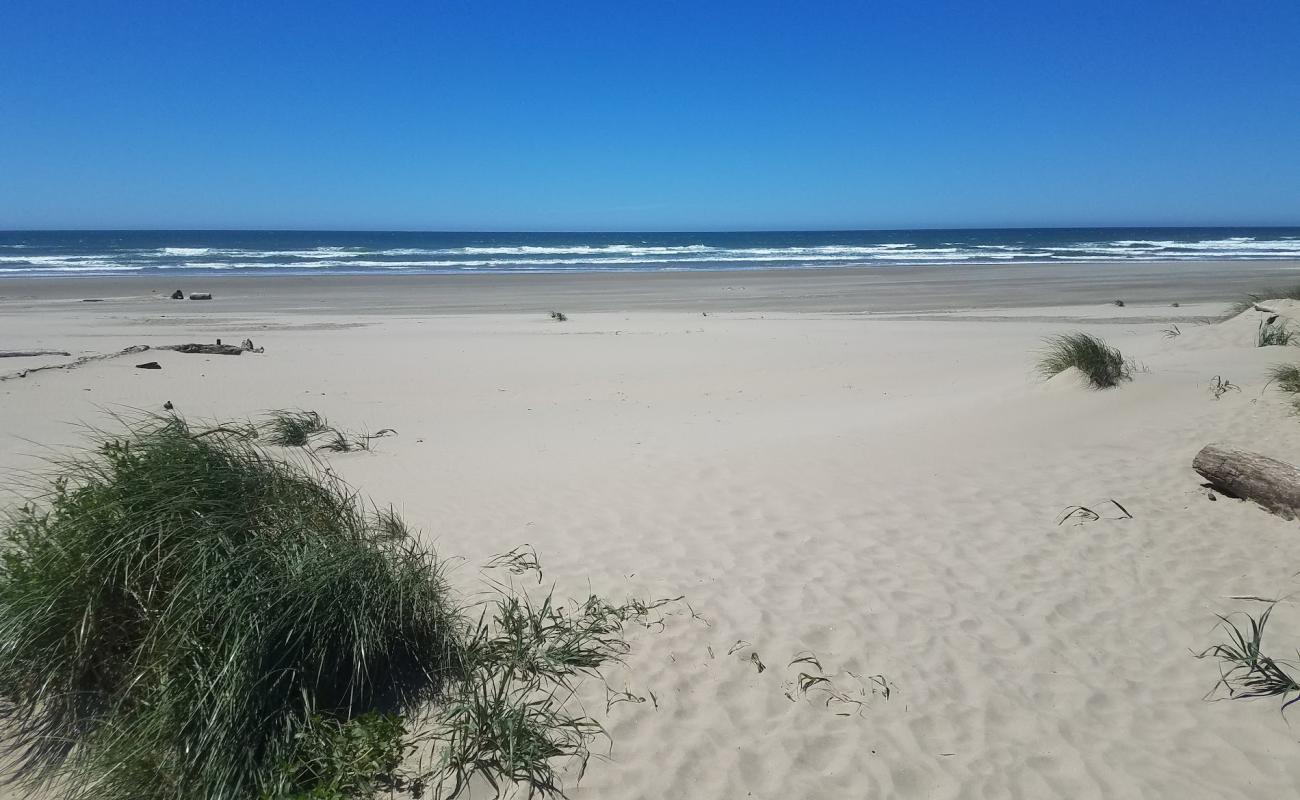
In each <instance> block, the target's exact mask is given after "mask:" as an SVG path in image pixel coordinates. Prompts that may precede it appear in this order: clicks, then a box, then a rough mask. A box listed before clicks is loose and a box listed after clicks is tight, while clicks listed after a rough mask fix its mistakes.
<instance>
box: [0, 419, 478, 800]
mask: <svg viewBox="0 0 1300 800" xmlns="http://www.w3.org/2000/svg"><path fill="white" fill-rule="evenodd" d="M55 467H56V468H57V470H58V473H59V475H58V477H57V478H55V479H54V481H53V483H52V486H51V487H50V490H49V492H48V493H47V494H46V495H45V496H44V497H42V498H38V500H37V502H33V503H29V504H27V505H25V506H23V507H22V508H20V509H18V511H17V512H16V513H14V514H13V515H12V517H11V518H10V520H9V522H8V525H7V527H5V528H4V530H3V532H0V545H2V546H3V553H2V555H0V641H3V642H4V645H5V646H4V647H3V648H0V697H3V700H4V703H3V707H0V720H3V727H4V731H3V735H4V736H5V738H6V739H7V742H6V744H9V745H10V746H11V747H12V748H13V750H12V752H13V753H14V754H15V757H16V760H17V762H18V763H17V766H18V767H19V768H20V769H22V770H24V771H25V772H26V773H27V774H28V775H31V776H34V777H36V778H40V777H55V776H57V777H58V778H59V779H60V780H61V781H62V782H63V783H66V786H67V788H66V793H64V794H63V796H67V797H79V796H87V797H89V796H95V797H100V798H119V797H120V798H127V797H143V796H146V795H147V796H149V797H168V798H171V797H176V798H181V797H231V798H235V797H260V796H264V795H266V794H267V793H268V792H272V791H273V790H274V791H275V792H280V794H283V790H284V789H285V788H286V787H284V786H272V785H270V782H271V780H272V778H273V777H274V776H273V774H272V772H271V767H272V766H273V765H275V764H278V763H280V762H282V761H284V760H285V759H287V758H288V757H289V750H290V749H291V748H292V747H293V744H294V742H295V741H296V740H297V739H298V738H299V737H301V736H303V735H305V734H307V733H308V732H309V731H310V730H311V729H312V727H313V724H314V722H313V721H314V720H318V719H321V718H323V719H327V720H335V721H346V720H349V719H351V718H353V717H354V716H357V715H359V714H362V713H366V712H370V711H375V710H380V709H385V710H392V711H396V712H403V711H408V710H411V709H413V708H415V707H417V706H419V705H420V704H422V703H424V702H426V701H428V700H431V699H432V698H434V697H436V696H438V694H439V693H440V692H441V690H442V688H443V687H444V685H445V684H446V683H447V681H449V680H451V679H452V678H454V677H458V676H460V675H462V674H464V669H465V665H464V654H463V648H462V646H461V645H460V638H461V636H462V631H463V630H464V628H465V623H464V622H463V621H462V620H461V619H460V617H459V616H458V614H457V612H456V610H455V608H454V606H453V604H452V603H451V601H450V598H449V593H448V590H447V588H446V584H445V582H444V580H443V576H442V566H441V564H440V562H438V561H437V559H435V558H434V557H433V556H432V555H431V554H429V553H426V552H422V551H421V550H419V549H418V548H416V547H414V546H413V543H412V542H411V541H410V540H400V539H394V538H393V537H392V536H391V535H390V533H391V526H386V525H382V524H380V523H379V520H378V518H377V515H376V514H375V513H374V512H373V511H372V510H370V509H368V508H366V507H365V506H364V505H363V504H362V502H361V501H360V500H359V499H358V498H357V496H356V494H355V492H353V491H351V490H350V489H349V488H348V487H346V486H344V485H343V484H342V483H340V482H339V481H338V480H337V479H334V478H333V477H331V476H330V475H329V474H328V473H326V472H324V471H323V470H321V469H316V468H314V467H313V466H312V465H311V464H310V462H305V463H302V464H293V463H289V462H286V461H282V460H279V459H276V458H272V457H270V456H268V455H267V454H266V453H264V452H263V451H261V450H260V449H258V448H257V447H256V446H254V444H253V443H252V442H251V441H250V439H249V438H248V437H247V436H246V435H244V432H243V431H242V430H240V429H239V428H231V427H226V428H211V429H207V430H194V429H192V428H191V427H190V426H189V425H188V424H186V423H185V422H184V421H183V420H181V419H179V418H177V417H168V418H147V419H144V420H140V421H137V422H136V423H135V424H134V426H133V427H132V428H131V429H130V430H128V431H127V432H126V433H125V434H123V435H121V436H104V437H101V438H100V440H99V442H98V446H97V447H96V448H95V449H94V450H93V451H90V452H88V453H85V454H83V455H74V456H69V457H67V458H64V459H62V460H60V461H58V462H57V463H56V464H55ZM142 787H152V788H151V789H149V790H148V792H145V793H141V792H142ZM280 794H275V793H272V794H271V795H270V796H276V797H278V796H280Z"/></svg>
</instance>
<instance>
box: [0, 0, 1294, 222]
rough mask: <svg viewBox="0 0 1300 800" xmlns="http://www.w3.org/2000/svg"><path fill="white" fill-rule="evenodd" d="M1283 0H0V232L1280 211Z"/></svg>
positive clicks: (1177, 216)
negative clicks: (832, 0) (844, 0)
mask: <svg viewBox="0 0 1300 800" xmlns="http://www.w3.org/2000/svg"><path fill="white" fill-rule="evenodd" d="M1298 42H1300V2H1296V0H1285V1H1281V0H1279V1H1277V2H1265V3H1255V2H1223V1H1222V0H1216V1H1215V2H1197V0H1182V1H1181V2H1137V1H1136V0H1128V1H1127V2H1073V3H1065V2H1052V1H1051V0H1036V1H1035V2H1029V1H1028V0H1023V1H1022V2H1010V1H1004V2H977V1H976V0H965V1H964V2H951V3H938V2H923V0H912V1H911V2H906V1H903V0H900V2H892V3H870V2H847V3H817V2H788V3H780V4H776V3H763V2H752V1H751V2H710V1H709V0H689V1H688V2H664V1H663V0H653V2H652V1H651V0H643V1H642V2H629V1H628V0H614V1H613V2H609V1H608V0H607V1H606V2H601V3H587V2H573V1H571V0H550V1H545V0H533V2H494V1H493V0H461V1H458V2H437V1H436V0H423V1H422V2H409V3H408V2H366V3H363V2H356V3H335V2H328V0H315V1H313V2H275V1H274V0H261V1H260V2H238V1H234V0H226V1H225V2H188V1H187V0H166V2H153V1H151V0H129V2H127V1H125V0H124V1H123V2H108V1H107V0H100V1H99V2H75V1H71V0H68V1H65V0H3V2H0V228H27V227H100V228H103V227H108V228H112V227H136V228H139V227H159V228H188V227H208V228H214V227H215V228H239V227H258V228H268V227H270V228H274V227H291V228H360V229H372V228H397V229H430V230H694V229H715V230H716V229H752V228H777V229H791V228H890V227H944V226H1036V225H1123V224H1300V44H1298Z"/></svg>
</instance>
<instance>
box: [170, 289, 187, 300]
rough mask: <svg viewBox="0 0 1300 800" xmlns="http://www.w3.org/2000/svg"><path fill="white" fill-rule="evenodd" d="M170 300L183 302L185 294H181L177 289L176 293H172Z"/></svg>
mask: <svg viewBox="0 0 1300 800" xmlns="http://www.w3.org/2000/svg"><path fill="white" fill-rule="evenodd" d="M172 299H173V300H184V299H185V292H182V291H181V290H180V289H177V290H176V291H174V292H172Z"/></svg>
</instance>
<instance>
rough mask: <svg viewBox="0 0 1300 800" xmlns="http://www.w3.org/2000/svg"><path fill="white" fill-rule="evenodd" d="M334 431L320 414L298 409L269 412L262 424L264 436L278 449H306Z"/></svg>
mask: <svg viewBox="0 0 1300 800" xmlns="http://www.w3.org/2000/svg"><path fill="white" fill-rule="evenodd" d="M333 430H334V429H333V428H331V427H330V425H329V423H328V422H326V420H325V418H324V417H322V416H321V415H320V414H318V413H316V412H315V411H302V410H298V409H280V410H277V411H268V412H266V420H265V421H264V422H263V423H262V435H263V436H265V437H266V441H267V442H268V443H270V444H273V445H276V446H277V447H306V446H307V445H309V444H311V442H312V439H314V438H316V437H317V436H320V435H322V434H326V433H330V432H333Z"/></svg>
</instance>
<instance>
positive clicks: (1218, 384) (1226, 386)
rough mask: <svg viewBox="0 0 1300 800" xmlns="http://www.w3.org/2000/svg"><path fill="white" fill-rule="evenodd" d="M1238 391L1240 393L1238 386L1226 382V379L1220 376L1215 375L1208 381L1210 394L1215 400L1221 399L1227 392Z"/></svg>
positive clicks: (1228, 381)
mask: <svg viewBox="0 0 1300 800" xmlns="http://www.w3.org/2000/svg"><path fill="white" fill-rule="evenodd" d="M1240 391H1241V387H1240V386H1238V385H1237V384H1235V383H1233V382H1232V381H1230V380H1228V379H1227V378H1225V377H1223V376H1222V375H1215V376H1214V377H1213V378H1211V379H1210V394H1212V395H1214V399H1215V400H1218V399H1219V398H1220V397H1223V396H1224V395H1225V394H1227V393H1228V392H1240Z"/></svg>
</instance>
